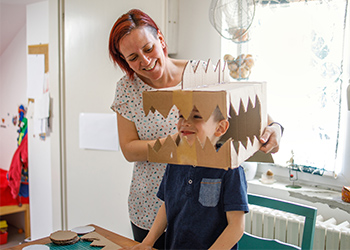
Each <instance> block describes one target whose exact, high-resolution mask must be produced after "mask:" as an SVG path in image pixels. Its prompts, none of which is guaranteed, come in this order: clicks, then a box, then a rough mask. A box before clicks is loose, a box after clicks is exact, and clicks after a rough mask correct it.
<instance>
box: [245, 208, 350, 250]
mask: <svg viewBox="0 0 350 250" xmlns="http://www.w3.org/2000/svg"><path fill="white" fill-rule="evenodd" d="M249 209H250V212H249V213H248V214H246V217H245V231H246V232H248V233H251V234H253V235H257V236H260V237H264V238H269V239H278V240H280V241H283V242H287V243H290V244H293V245H297V246H299V247H300V246H301V240H302V237H303V226H304V217H302V216H298V215H295V214H290V213H286V212H282V211H278V210H273V209H270V208H264V207H259V206H255V205H249ZM313 249H314V250H324V249H325V250H335V249H339V250H340V249H341V250H349V249H350V223H349V222H348V221H344V222H342V223H340V224H337V221H336V220H335V219H334V218H331V219H328V220H324V218H323V217H322V215H318V216H317V219H316V227H315V237H314V248H313Z"/></svg>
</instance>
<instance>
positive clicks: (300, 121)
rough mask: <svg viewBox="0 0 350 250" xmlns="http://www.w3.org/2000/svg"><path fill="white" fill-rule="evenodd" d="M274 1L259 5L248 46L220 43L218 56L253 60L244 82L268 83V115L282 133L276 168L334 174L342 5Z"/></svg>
mask: <svg viewBox="0 0 350 250" xmlns="http://www.w3.org/2000/svg"><path fill="white" fill-rule="evenodd" d="M279 1H280V2H279ZM279 1H277V0H276V1H261V0H260V1H258V2H257V3H256V9H255V17H254V21H253V24H252V26H251V28H250V30H249V37H250V40H249V41H248V42H245V43H240V44H239V43H234V42H232V41H228V40H225V41H223V48H224V49H223V54H227V53H230V54H232V55H234V56H238V55H240V54H252V55H253V57H254V59H255V65H254V67H253V68H252V71H251V74H250V76H249V80H250V81H255V80H257V81H266V82H267V88H268V92H267V100H268V113H269V114H270V115H271V116H272V118H274V119H275V120H276V121H278V122H280V123H281V124H283V125H284V127H285V132H284V135H283V140H282V143H281V149H280V152H279V153H277V154H276V155H275V156H274V159H275V162H276V163H277V164H279V165H282V166H286V165H287V161H288V160H290V159H291V157H292V156H293V159H294V163H295V164H297V165H300V166H310V167H312V168H318V169H323V170H328V171H331V172H333V171H334V170H335V162H336V159H337V156H338V148H339V140H340V138H339V128H340V124H341V118H342V117H341V113H342V112H344V110H342V108H343V105H342V91H344V89H345V88H346V86H347V85H345V84H344V83H343V80H342V79H343V59H344V58H343V54H344V44H343V43H344V33H345V18H346V8H347V0H329V1H319V0H315V1H307V2H304V1H299V2H295V1H292V0H291V1H290V2H289V1H282V0H279ZM228 51H230V52H228ZM344 79H345V78H344ZM346 83H347V82H346ZM343 102H345V100H344V101H343ZM343 104H344V103H343ZM321 172H322V171H321Z"/></svg>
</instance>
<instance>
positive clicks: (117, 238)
mask: <svg viewBox="0 0 350 250" xmlns="http://www.w3.org/2000/svg"><path fill="white" fill-rule="evenodd" d="M89 226H93V227H94V228H95V232H96V233H99V234H100V235H102V236H103V237H105V238H107V239H108V240H110V241H112V242H114V243H116V244H118V245H119V246H121V247H131V246H134V245H136V244H137V242H136V241H134V240H132V239H129V238H126V237H124V236H121V235H119V234H116V233H113V232H111V231H108V230H107V229H104V228H102V227H99V226H96V225H93V224H91V225H89ZM49 243H51V240H50V237H49V236H48V237H45V238H42V239H39V240H34V241H31V242H28V243H24V244H21V245H18V246H14V247H10V248H7V249H8V250H21V249H22V248H23V247H25V246H29V245H34V244H49Z"/></svg>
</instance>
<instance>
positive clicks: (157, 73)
mask: <svg viewBox="0 0 350 250" xmlns="http://www.w3.org/2000/svg"><path fill="white" fill-rule="evenodd" d="M164 47H165V42H164V38H163V36H162V35H160V34H159V33H158V35H157V37H155V36H154V34H152V32H151V31H150V28H147V27H140V28H136V29H134V30H132V31H131V32H130V34H128V35H126V36H124V37H123V38H122V39H121V40H120V42H119V48H120V52H121V53H122V55H123V57H124V59H125V60H126V62H127V63H128V64H129V66H130V68H131V69H132V70H134V71H135V73H136V74H137V75H138V76H139V77H140V78H141V79H142V80H144V81H145V82H146V83H147V84H149V85H151V86H152V83H153V82H154V81H156V80H159V79H160V78H161V77H162V76H163V72H164V63H165V55H164V51H163V48H164ZM152 87H157V86H152ZM158 87H161V86H158Z"/></svg>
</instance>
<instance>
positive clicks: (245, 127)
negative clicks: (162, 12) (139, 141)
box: [143, 62, 267, 169]
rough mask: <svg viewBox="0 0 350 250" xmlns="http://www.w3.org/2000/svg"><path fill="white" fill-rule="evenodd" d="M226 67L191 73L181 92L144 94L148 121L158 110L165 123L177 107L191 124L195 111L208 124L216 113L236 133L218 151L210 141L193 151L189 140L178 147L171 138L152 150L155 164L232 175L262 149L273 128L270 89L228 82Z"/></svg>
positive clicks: (229, 134)
mask: <svg viewBox="0 0 350 250" xmlns="http://www.w3.org/2000/svg"><path fill="white" fill-rule="evenodd" d="M226 75H227V74H226V69H225V66H223V68H222V69H221V65H220V62H219V63H218V65H217V66H216V68H215V70H214V67H213V66H212V65H211V63H210V62H209V63H208V67H207V68H206V69H203V68H202V67H201V66H200V65H197V68H195V69H192V66H190V67H186V69H185V71H184V74H183V81H182V86H181V89H175V90H174V89H171V90H167V89H165V90H155V91H147V92H143V106H144V111H145V113H146V115H148V113H149V112H150V111H151V112H155V110H158V111H159V112H160V113H161V114H162V115H163V116H164V117H166V116H167V115H168V114H169V111H170V110H171V108H172V107H173V106H174V105H175V106H176V107H177V108H178V109H179V111H181V114H182V115H183V116H184V118H185V119H186V118H187V117H188V116H189V115H190V113H191V111H192V109H193V107H194V106H195V107H196V108H197V109H198V111H199V113H200V114H201V115H202V117H203V119H204V120H207V119H208V118H209V117H210V115H211V114H212V112H213V111H214V110H215V108H216V107H219V109H220V111H221V113H222V114H223V115H224V116H225V118H228V119H229V122H230V128H229V129H228V131H227V132H226V134H225V135H224V136H223V137H222V140H224V141H223V143H224V144H223V145H222V147H221V148H220V149H219V150H218V151H216V149H215V147H214V146H213V145H212V144H211V143H210V141H209V139H207V141H206V143H205V144H204V145H201V143H200V142H199V141H196V142H195V143H194V144H193V145H189V144H188V142H187V140H186V138H184V139H183V140H180V138H179V137H178V138H177V140H176V141H174V140H173V139H172V137H170V136H169V137H168V138H167V139H166V141H165V142H164V144H163V145H162V144H161V143H160V141H159V140H158V141H157V142H156V144H155V145H154V146H153V147H152V146H150V145H149V146H148V160H149V161H151V162H161V163H175V164H186V165H187V164H188V165H195V166H204V167H214V168H223V169H228V168H229V167H231V168H234V167H238V166H239V165H240V164H241V163H242V162H244V161H245V160H246V159H248V158H249V157H250V156H252V155H253V154H254V153H255V152H256V151H258V150H259V148H260V147H261V143H260V142H259V140H258V138H259V137H260V135H261V134H262V133H263V130H264V128H265V127H266V126H267V111H266V84H265V83H264V82H227V81H225V82H222V80H227V79H228V77H227V76H226Z"/></svg>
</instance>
